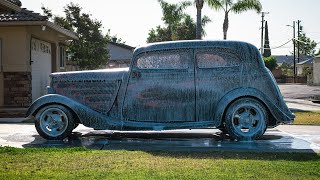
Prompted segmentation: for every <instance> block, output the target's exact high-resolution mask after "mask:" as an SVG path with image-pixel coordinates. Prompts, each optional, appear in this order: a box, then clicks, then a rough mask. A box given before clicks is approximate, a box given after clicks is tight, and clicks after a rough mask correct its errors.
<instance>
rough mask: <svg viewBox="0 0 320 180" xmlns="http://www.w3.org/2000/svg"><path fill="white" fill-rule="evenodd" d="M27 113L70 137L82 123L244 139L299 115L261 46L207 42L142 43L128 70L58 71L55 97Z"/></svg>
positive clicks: (55, 135) (42, 129) (46, 131)
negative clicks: (208, 131)
mask: <svg viewBox="0 0 320 180" xmlns="http://www.w3.org/2000/svg"><path fill="white" fill-rule="evenodd" d="M27 116H34V117H35V125H36V129H37V131H38V132H39V134H40V135H41V136H43V137H44V138H47V139H63V138H65V137H67V136H68V135H69V134H70V133H71V132H72V130H73V129H74V128H75V127H76V126H77V124H79V123H81V124H83V125H85V126H87V127H92V128H95V129H110V130H165V129H186V128H188V129H193V128H211V127H212V128H220V129H221V130H223V131H226V132H227V133H229V134H230V136H231V137H233V138H235V139H238V140H248V139H256V138H258V137H260V136H261V135H263V133H264V132H265V130H266V128H267V127H274V126H276V125H278V124H282V123H291V122H292V121H293V119H294V117H295V116H294V114H292V113H291V112H290V110H289V109H288V107H287V106H286V104H285V102H284V100H283V98H282V95H281V93H280V91H279V88H278V86H277V84H276V82H275V80H274V78H273V76H272V74H271V72H270V71H269V70H268V69H267V68H266V67H265V65H264V62H263V61H262V59H261V55H260V53H259V51H258V50H257V48H256V47H254V46H253V45H251V44H248V43H244V42H237V41H201V40H200V41H196V40H195V41H177V42H163V43H155V44H149V45H146V46H144V47H139V48H137V49H136V50H135V51H134V54H133V59H132V63H131V65H130V67H129V68H126V69H106V70H95V71H79V72H64V73H53V74H52V75H51V86H50V87H49V88H48V95H46V96H43V97H40V98H39V99H37V100H36V101H35V102H34V103H33V104H32V105H31V107H30V108H29V110H28V113H27Z"/></svg>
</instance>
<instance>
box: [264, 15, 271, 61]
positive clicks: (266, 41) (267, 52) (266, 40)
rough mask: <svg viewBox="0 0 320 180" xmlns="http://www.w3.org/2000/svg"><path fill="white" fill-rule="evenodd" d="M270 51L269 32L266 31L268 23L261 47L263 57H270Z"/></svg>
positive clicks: (266, 26)
mask: <svg viewBox="0 0 320 180" xmlns="http://www.w3.org/2000/svg"><path fill="white" fill-rule="evenodd" d="M270 56H271V49H270V45H269V30H268V21H266V25H265V35H264V46H263V57H270Z"/></svg>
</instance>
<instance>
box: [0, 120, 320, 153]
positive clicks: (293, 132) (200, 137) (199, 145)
mask: <svg viewBox="0 0 320 180" xmlns="http://www.w3.org/2000/svg"><path fill="white" fill-rule="evenodd" d="M301 134H303V135H301ZM0 145H1V146H13V147H20V148H30V147H33V148H40V147H57V148H65V147H86V148H89V149H104V150H115V149H124V150H142V151H162V150H164V151H200V152H201V151H236V152H242V151H245V152H310V153H314V152H318V153H319V152H320V127H319V126H310V127H309V126H296V125H291V126H279V127H278V128H273V129H269V130H267V132H266V133H265V135H264V136H263V137H262V138H260V139H259V140H255V141H252V142H237V141H233V140H231V139H230V138H229V136H228V135H226V134H223V133H221V131H219V130H215V129H199V130H172V131H143V132H141V131H125V132H120V131H109V130H93V129H91V128H86V127H84V126H81V125H80V126H79V127H78V128H76V129H75V130H74V133H73V134H72V135H71V136H70V137H69V138H67V139H65V140H64V141H47V140H45V139H43V138H41V137H40V136H39V135H38V133H37V132H36V130H35V128H34V125H33V124H26V123H24V124H0Z"/></svg>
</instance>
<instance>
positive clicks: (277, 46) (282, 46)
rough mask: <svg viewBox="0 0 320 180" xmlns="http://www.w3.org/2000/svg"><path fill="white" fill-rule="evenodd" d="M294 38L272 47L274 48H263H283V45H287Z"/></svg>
mask: <svg viewBox="0 0 320 180" xmlns="http://www.w3.org/2000/svg"><path fill="white" fill-rule="evenodd" d="M292 40H293V39H290V40H288V41H287V42H285V43H283V44H282V45H280V46H276V47H272V48H263V49H279V48H282V47H283V46H285V45H287V44H288V43H290V42H291V41H292Z"/></svg>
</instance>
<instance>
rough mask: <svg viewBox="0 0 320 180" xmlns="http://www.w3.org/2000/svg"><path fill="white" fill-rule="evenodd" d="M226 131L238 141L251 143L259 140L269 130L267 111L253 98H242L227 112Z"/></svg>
mask: <svg viewBox="0 0 320 180" xmlns="http://www.w3.org/2000/svg"><path fill="white" fill-rule="evenodd" d="M225 117H226V119H225V123H226V129H227V131H228V133H229V135H230V136H231V137H232V138H234V139H237V140H244V141H250V140H254V139H257V138H259V137H260V136H262V135H263V134H264V132H265V131H266V129H267V117H268V116H267V111H266V108H265V107H264V105H263V104H261V103H260V102H259V101H258V100H256V99H253V98H241V99H238V100H236V101H235V102H233V103H232V104H231V105H230V106H229V108H228V109H227V112H226V116H225Z"/></svg>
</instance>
